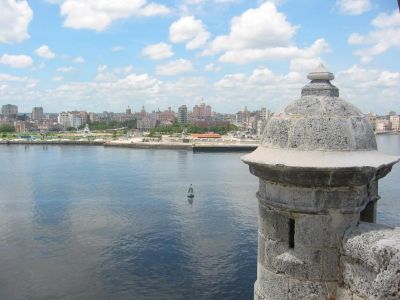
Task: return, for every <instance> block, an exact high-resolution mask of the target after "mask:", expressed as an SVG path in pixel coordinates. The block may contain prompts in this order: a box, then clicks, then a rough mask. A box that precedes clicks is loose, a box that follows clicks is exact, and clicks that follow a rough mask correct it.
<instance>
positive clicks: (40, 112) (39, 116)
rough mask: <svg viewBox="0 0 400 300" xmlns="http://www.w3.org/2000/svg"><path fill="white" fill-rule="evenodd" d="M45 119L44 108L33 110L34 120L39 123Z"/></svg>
mask: <svg viewBox="0 0 400 300" xmlns="http://www.w3.org/2000/svg"><path fill="white" fill-rule="evenodd" d="M42 119H44V114H43V107H34V108H33V109H32V120H33V121H39V120H42Z"/></svg>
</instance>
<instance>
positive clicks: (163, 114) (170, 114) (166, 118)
mask: <svg viewBox="0 0 400 300" xmlns="http://www.w3.org/2000/svg"><path fill="white" fill-rule="evenodd" d="M175 119H176V116H175V112H174V111H173V110H172V109H171V107H168V110H165V111H160V110H158V112H157V121H159V122H160V124H165V123H170V122H172V123H173V122H174V121H175Z"/></svg>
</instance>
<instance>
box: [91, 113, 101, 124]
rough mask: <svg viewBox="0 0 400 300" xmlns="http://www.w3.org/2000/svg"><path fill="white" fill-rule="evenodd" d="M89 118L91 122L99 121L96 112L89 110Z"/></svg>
mask: <svg viewBox="0 0 400 300" xmlns="http://www.w3.org/2000/svg"><path fill="white" fill-rule="evenodd" d="M89 120H90V122H91V123H93V122H98V121H99V117H98V116H97V114H96V113H94V112H91V113H89Z"/></svg>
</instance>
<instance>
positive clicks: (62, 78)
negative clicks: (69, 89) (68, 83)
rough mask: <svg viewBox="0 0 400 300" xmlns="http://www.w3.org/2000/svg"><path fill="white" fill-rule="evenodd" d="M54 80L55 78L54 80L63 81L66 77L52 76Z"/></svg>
mask: <svg viewBox="0 0 400 300" xmlns="http://www.w3.org/2000/svg"><path fill="white" fill-rule="evenodd" d="M52 80H53V81H62V80H64V77H62V76H54V77H53V78H52Z"/></svg>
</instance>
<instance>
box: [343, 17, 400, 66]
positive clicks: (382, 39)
mask: <svg viewBox="0 0 400 300" xmlns="http://www.w3.org/2000/svg"><path fill="white" fill-rule="evenodd" d="M372 26H374V29H373V30H372V31H370V32H369V33H367V34H365V35H361V34H359V33H352V34H351V35H350V36H349V38H348V43H349V44H350V45H354V46H360V47H361V48H359V49H357V50H356V51H355V52H354V54H355V55H357V56H360V58H361V62H362V63H364V64H365V63H369V62H370V61H371V60H372V59H373V57H374V56H377V55H380V54H383V53H385V52H386V51H388V50H390V49H392V48H397V49H400V14H399V12H398V11H397V10H395V11H393V13H392V14H390V15H388V14H386V13H381V14H379V15H378V16H377V17H376V18H375V19H374V20H373V21H372Z"/></svg>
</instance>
